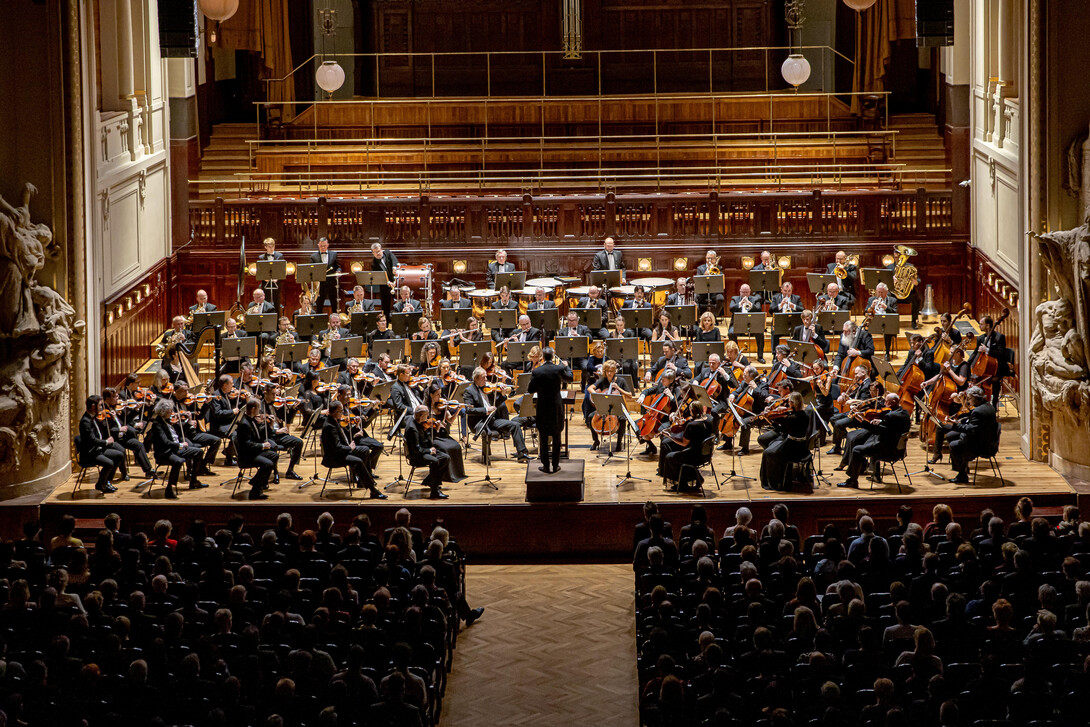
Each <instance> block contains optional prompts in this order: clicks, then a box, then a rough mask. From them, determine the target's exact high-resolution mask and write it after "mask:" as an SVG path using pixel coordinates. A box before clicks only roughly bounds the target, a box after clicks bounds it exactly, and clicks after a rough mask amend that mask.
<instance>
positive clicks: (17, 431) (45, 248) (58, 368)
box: [0, 184, 85, 472]
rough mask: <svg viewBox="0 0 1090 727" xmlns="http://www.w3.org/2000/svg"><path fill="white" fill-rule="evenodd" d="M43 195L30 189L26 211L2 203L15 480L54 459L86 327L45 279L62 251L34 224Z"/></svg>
mask: <svg viewBox="0 0 1090 727" xmlns="http://www.w3.org/2000/svg"><path fill="white" fill-rule="evenodd" d="M36 192H37V190H36V189H35V188H34V186H33V185H31V184H27V185H26V187H25V188H24V190H23V199H22V205H21V206H20V207H13V206H12V205H11V204H9V203H8V202H7V200H5V199H3V198H2V197H0V468H3V469H5V470H6V471H8V472H11V471H13V470H18V469H19V468H20V466H22V465H23V464H31V463H32V462H33V461H37V460H41V459H44V458H48V457H49V455H50V454H51V453H52V451H53V446H54V444H55V443H56V440H57V439H58V436H59V434H58V432H59V430H60V429H61V428H62V427H61V426H60V423H61V422H62V421H63V419H64V418H65V417H67V409H68V407H67V404H68V401H67V392H68V380H69V369H70V367H71V363H72V339H73V337H79V336H82V335H83V329H84V326H85V324H84V322H83V321H77V320H76V319H75V318H76V312H75V310H74V309H73V308H72V306H70V305H68V302H67V301H65V299H64V298H63V297H62V296H61V295H60V294H59V293H57V292H56V291H55V290H53V289H52V288H49V287H47V286H45V285H42V284H40V283H39V281H38V279H37V276H38V273H39V272H40V271H41V270H42V268H43V267H44V266H45V264H46V262H47V260H49V259H52V258H54V257H55V256H57V255H59V253H60V250H59V249H58V246H57V245H56V243H55V242H54V241H53V234H52V232H50V230H49V228H48V227H47V226H45V225H42V224H34V223H33V222H31V220H30V198H31V197H32V196H33V195H34V194H35V193H36ZM27 456H29V459H30V462H28V461H27V459H26V457H27Z"/></svg>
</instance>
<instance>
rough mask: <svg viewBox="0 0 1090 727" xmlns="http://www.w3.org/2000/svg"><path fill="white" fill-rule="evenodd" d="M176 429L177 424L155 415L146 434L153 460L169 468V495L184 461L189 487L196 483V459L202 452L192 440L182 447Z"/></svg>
mask: <svg viewBox="0 0 1090 727" xmlns="http://www.w3.org/2000/svg"><path fill="white" fill-rule="evenodd" d="M178 429H179V427H178V426H176V425H174V424H171V423H170V422H168V421H166V420H165V419H162V418H160V417H156V418H155V419H154V420H152V423H151V428H150V429H149V431H148V434H147V436H148V437H150V438H151V446H152V452H153V453H154V454H155V462H156V463H157V464H160V465H166V466H167V467H169V468H170V474H169V475H167V493H169V494H171V495H173V493H174V489H175V487H176V485H177V484H178V474H179V473H180V472H181V469H182V465H183V464H185V463H186V462H188V463H189V485H190V487H194V486H195V485H196V483H197V469H198V461H199V460H200V458H201V457H202V456H203V454H204V452H203V450H202V449H201V448H200V447H198V446H196V445H195V444H193V443H192V442H190V443H188V446H186V447H185V448H183V447H182V442H183V441H184V440H183V439H182V435H181V434H180V433H179V431H178ZM145 444H146V440H145Z"/></svg>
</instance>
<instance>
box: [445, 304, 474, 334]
mask: <svg viewBox="0 0 1090 727" xmlns="http://www.w3.org/2000/svg"><path fill="white" fill-rule="evenodd" d="M472 315H473V308H472V307H470V308H441V309H440V310H439V325H441V326H442V327H443V330H444V331H455V330H461V331H464V330H466V329H467V328H469V318H470V316H472Z"/></svg>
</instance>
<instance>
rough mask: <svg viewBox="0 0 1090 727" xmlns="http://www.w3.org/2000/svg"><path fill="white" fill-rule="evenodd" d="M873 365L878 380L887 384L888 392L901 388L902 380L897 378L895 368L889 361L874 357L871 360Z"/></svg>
mask: <svg viewBox="0 0 1090 727" xmlns="http://www.w3.org/2000/svg"><path fill="white" fill-rule="evenodd" d="M871 365H872V366H874V370H875V372H876V373H877V374H878V378H879V379H881V380H882V382H883V383H884V384H885V386H886V391H891V390H893V389H896V388H899V387H900V385H901V380H900V379H898V378H897V372H896V371H894V370H893V366H892V365H891V364H890V362H889V361H886V360H885V359H884V358H879V357H878V356H874V357H873V358H872V359H871Z"/></svg>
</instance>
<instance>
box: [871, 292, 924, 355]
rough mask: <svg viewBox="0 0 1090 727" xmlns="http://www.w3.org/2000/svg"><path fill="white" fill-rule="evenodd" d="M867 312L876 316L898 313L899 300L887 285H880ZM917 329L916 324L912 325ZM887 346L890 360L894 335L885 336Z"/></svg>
mask: <svg viewBox="0 0 1090 727" xmlns="http://www.w3.org/2000/svg"><path fill="white" fill-rule="evenodd" d="M866 310H867V311H869V312H870V313H873V314H874V315H888V314H891V313H897V299H896V298H894V297H893V296H892V295H890V294H889V288H887V287H886V284H885V283H879V284H878V285H876V286H874V295H872V296H871V297H870V298H867V306H866ZM912 327H913V328H915V327H916V325H915V323H913V325H912ZM884 338H885V344H886V360H887V361H888V360H889V358H890V352H891V351H892V350H893V338H894V336H893V334H892V333H887V334H885V336H884Z"/></svg>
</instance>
